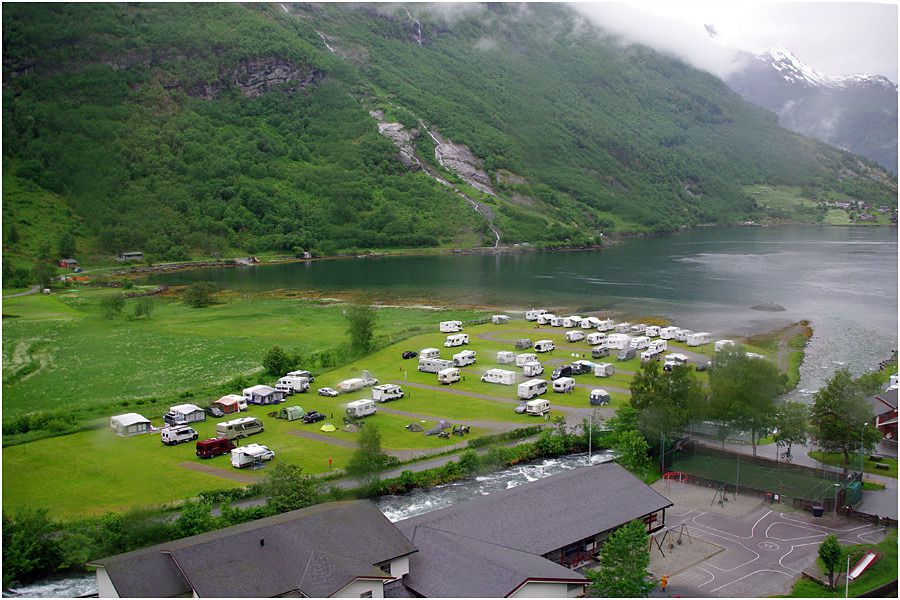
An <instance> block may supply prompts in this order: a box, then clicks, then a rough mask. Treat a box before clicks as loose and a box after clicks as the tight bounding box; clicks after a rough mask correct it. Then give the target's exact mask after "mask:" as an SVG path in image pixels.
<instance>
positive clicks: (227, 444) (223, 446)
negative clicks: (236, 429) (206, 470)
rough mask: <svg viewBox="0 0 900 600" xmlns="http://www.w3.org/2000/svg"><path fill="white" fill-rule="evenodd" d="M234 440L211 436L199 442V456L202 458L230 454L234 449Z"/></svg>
mask: <svg viewBox="0 0 900 600" xmlns="http://www.w3.org/2000/svg"><path fill="white" fill-rule="evenodd" d="M234 448H235V446H234V442H232V441H231V440H229V439H228V438H227V437H218V438H209V439H208V440H202V441H199V442H197V456H199V457H200V458H212V457H214V456H221V455H222V454H228V453H229V452H231V451H232V450H234Z"/></svg>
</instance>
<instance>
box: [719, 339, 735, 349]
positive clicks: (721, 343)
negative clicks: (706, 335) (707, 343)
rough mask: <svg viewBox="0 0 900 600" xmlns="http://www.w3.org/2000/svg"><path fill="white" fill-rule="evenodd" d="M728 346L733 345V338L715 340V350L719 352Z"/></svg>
mask: <svg viewBox="0 0 900 600" xmlns="http://www.w3.org/2000/svg"><path fill="white" fill-rule="evenodd" d="M728 346H734V341H733V340H716V344H715V349H716V352H719V351H720V350H722V349H723V348H727V347H728Z"/></svg>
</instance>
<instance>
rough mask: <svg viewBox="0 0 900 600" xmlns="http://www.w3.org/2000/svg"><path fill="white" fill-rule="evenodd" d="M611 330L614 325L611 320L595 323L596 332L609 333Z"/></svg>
mask: <svg viewBox="0 0 900 600" xmlns="http://www.w3.org/2000/svg"><path fill="white" fill-rule="evenodd" d="M613 328H615V324H614V323H613V321H612V319H603V320H601V321H598V322H597V331H609V330H610V329H613Z"/></svg>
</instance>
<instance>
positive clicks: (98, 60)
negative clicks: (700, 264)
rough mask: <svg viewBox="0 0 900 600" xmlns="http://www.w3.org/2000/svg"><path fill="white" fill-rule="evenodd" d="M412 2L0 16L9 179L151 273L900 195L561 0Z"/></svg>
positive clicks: (540, 239)
mask: <svg viewBox="0 0 900 600" xmlns="http://www.w3.org/2000/svg"><path fill="white" fill-rule="evenodd" d="M409 9H410V10H412V11H413V12H414V13H415V14H409V13H408V12H407V11H406V7H404V6H402V5H387V6H374V5H362V6H351V5H337V4H324V5H291V4H278V5H259V4H246V5H237V4H222V5H217V4H212V5H210V4H153V5H122V4H89V5H65V4H52V5H50V4H47V5H43V4H40V5H39V4H11V5H6V6H4V11H3V13H4V14H3V16H4V19H3V33H4V112H3V125H4V128H3V142H4V144H3V150H4V173H3V175H4V182H6V181H7V180H9V181H13V179H12V178H15V181H23V180H24V181H26V182H28V185H30V186H33V187H35V188H37V189H43V190H46V191H47V192H50V193H52V194H56V195H58V196H59V197H61V198H63V199H64V200H65V201H66V202H67V203H68V204H69V206H70V207H71V209H72V211H73V212H74V213H75V214H76V215H77V216H78V218H79V219H80V221H79V223H78V226H77V228H75V229H74V233H75V234H76V235H77V237H78V248H79V251H81V249H84V250H85V251H87V252H91V253H96V254H110V253H113V252H115V251H117V250H123V249H142V250H144V251H145V252H146V253H148V255H150V256H151V257H152V258H154V259H180V258H186V257H188V256H191V255H211V254H226V255H227V254H230V253H236V252H264V251H275V252H292V251H298V250H299V249H304V250H306V249H311V250H313V251H315V252H321V253H333V252H336V251H339V250H345V249H361V248H389V247H425V246H457V247H459V246H471V245H482V244H490V243H492V242H493V241H494V237H495V236H494V233H492V231H491V229H490V227H489V225H488V222H487V221H488V220H490V221H492V222H493V226H494V227H495V228H496V229H499V231H500V235H501V242H502V243H512V242H526V241H527V242H531V243H540V244H580V243H586V242H590V241H591V240H596V239H597V236H598V234H599V233H600V232H604V233H609V232H629V231H668V230H674V229H677V228H679V227H682V226H686V225H687V226H690V225H695V224H699V223H706V222H733V221H735V220H742V219H747V218H756V217H758V216H759V214H760V213H759V209H758V208H757V206H756V204H755V202H754V201H753V199H752V198H751V197H750V196H748V195H747V194H746V193H745V192H744V191H743V189H744V186H747V185H753V184H763V183H764V184H772V185H793V186H803V187H804V188H805V189H810V190H817V189H825V190H829V191H833V192H840V193H847V194H852V195H856V196H864V197H866V198H867V199H869V200H870V201H877V200H879V199H882V198H888V199H890V198H893V196H894V195H895V194H896V181H895V180H894V179H892V178H891V177H890V176H888V175H886V174H884V173H883V172H881V171H880V170H878V169H876V168H874V167H872V166H871V165H868V164H866V163H865V162H863V161H861V160H860V159H858V158H857V157H854V156H852V155H849V154H846V153H843V152H839V151H837V150H834V149H832V148H830V147H827V146H824V145H822V144H818V143H816V142H812V141H810V140H807V139H805V138H801V137H799V136H797V135H795V134H792V133H790V132H787V131H786V130H782V129H780V128H778V127H777V125H776V123H775V119H774V117H773V116H772V115H770V114H768V113H765V112H763V111H761V110H759V109H755V108H753V107H751V106H750V105H749V104H747V103H745V102H743V101H742V100H741V99H740V98H739V97H738V96H737V95H736V94H734V93H733V92H731V91H729V90H728V88H727V87H726V86H725V84H723V83H722V82H720V81H718V80H717V79H715V78H713V77H712V76H710V75H708V74H705V73H702V72H699V71H697V70H694V69H692V68H690V67H687V66H686V65H684V64H682V63H680V62H678V61H676V60H674V59H671V58H667V57H664V56H661V55H659V54H657V53H655V52H653V51H651V50H649V49H646V48H641V47H628V48H625V47H622V46H620V45H619V44H618V43H617V42H616V41H614V40H612V39H609V38H607V37H604V36H603V35H602V34H601V33H600V32H598V31H596V30H594V29H593V28H591V27H590V26H588V25H586V24H585V23H584V22H582V21H581V20H580V19H579V18H578V17H577V16H576V15H575V14H574V13H573V12H572V11H570V10H569V9H568V8H566V7H564V6H560V5H530V6H517V5H499V6H494V5H492V6H491V7H490V8H486V7H482V6H472V5H469V6H467V7H464V10H462V11H460V12H458V13H455V14H451V13H449V12H448V10H449V9H448V7H446V6H442V7H441V6H438V7H429V6H427V5H410V6H409ZM379 120H380V121H381V127H382V129H386V130H387V131H386V133H388V134H390V133H391V131H390V129H391V128H393V131H394V132H395V133H396V132H399V133H397V135H395V136H394V139H395V140H396V139H397V136H398V135H399V137H400V138H403V139H405V140H407V142H408V143H407V146H406V151H407V154H408V156H407V157H405V158H404V160H400V158H402V157H398V147H397V146H396V145H395V144H394V143H393V142H392V140H391V139H388V137H386V136H385V135H380V134H379ZM391 123H395V124H396V125H390V124H391ZM436 145H438V148H439V151H440V153H441V155H440V157H436V156H435V146H436ZM462 145H465V146H467V147H468V149H469V150H471V154H469V153H468V151H467V150H466V148H465V147H462ZM460 157H461V158H460ZM438 179H440V180H441V181H438ZM460 194H462V195H465V196H466V198H463V197H461V196H460ZM472 204H474V205H476V206H478V207H479V211H480V212H475V211H473V210H472ZM22 210H24V208H20V207H19V206H18V204H17V202H16V198H15V197H12V196H10V195H8V194H6V193H4V216H5V217H6V218H7V219H11V220H12V221H15V220H16V219H19V220H21V216H20V214H19V213H20V212H21V211H22ZM485 215H487V219H486V218H485ZM73 221H74V219H73ZM73 224H74V223H73ZM33 233H37V232H32V231H29V230H27V229H26V230H24V231H22V230H21V228H20V230H19V231H18V232H17V234H18V237H20V238H22V237H26V236H28V235H31V234H33ZM4 245H5V246H6V247H7V248H9V246H10V244H9V239H8V228H7V227H4Z"/></svg>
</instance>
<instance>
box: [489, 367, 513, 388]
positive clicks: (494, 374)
mask: <svg viewBox="0 0 900 600" xmlns="http://www.w3.org/2000/svg"><path fill="white" fill-rule="evenodd" d="M481 380H482V381H483V382H485V383H499V384H501V385H513V384H514V383H515V382H516V373H515V372H514V371H506V370H504V369H488V370H487V371H485V372H484V375H482V376H481Z"/></svg>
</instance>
